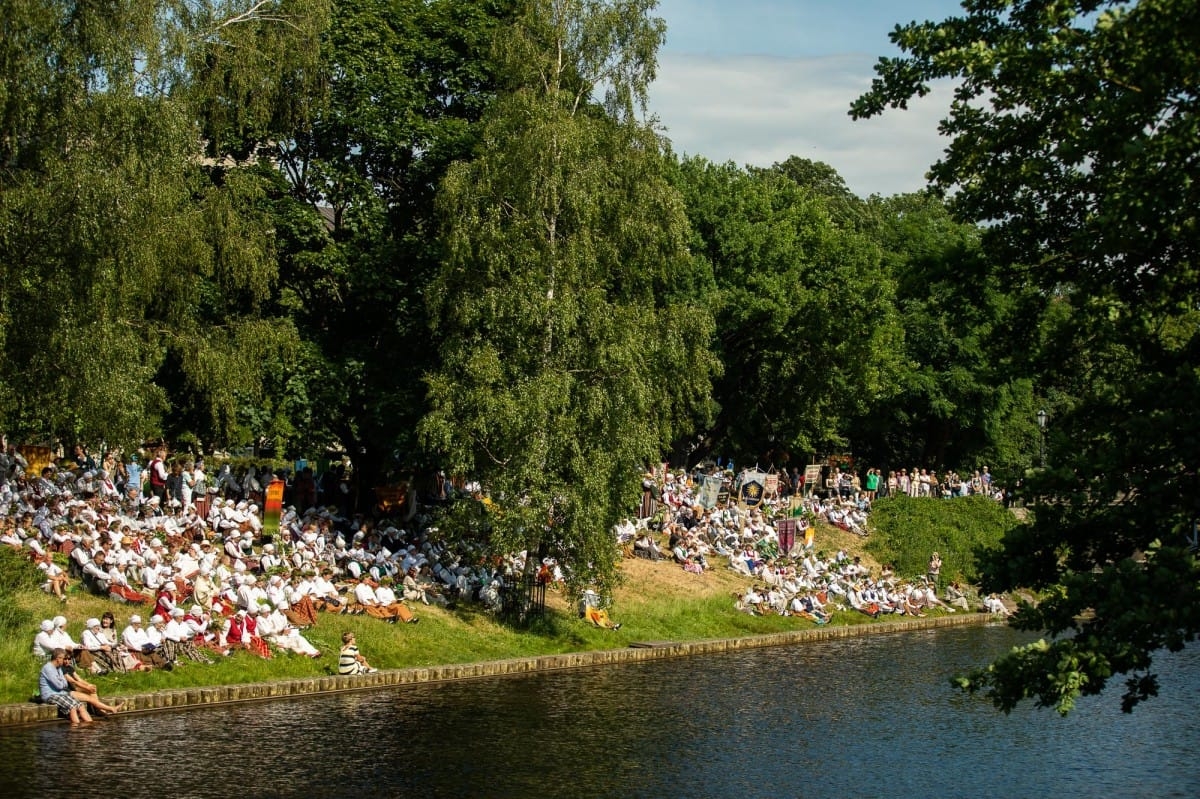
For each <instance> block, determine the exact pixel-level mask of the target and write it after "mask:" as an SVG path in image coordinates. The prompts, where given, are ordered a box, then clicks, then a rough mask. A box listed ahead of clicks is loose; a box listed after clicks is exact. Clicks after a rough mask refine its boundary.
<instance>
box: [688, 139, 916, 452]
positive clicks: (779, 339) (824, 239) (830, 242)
mask: <svg viewBox="0 0 1200 799" xmlns="http://www.w3.org/2000/svg"><path fill="white" fill-rule="evenodd" d="M787 163H788V164H790V165H792V166H793V167H795V166H796V165H797V164H799V163H800V161H799V159H791V160H789V161H788V162H787ZM806 163H809V164H811V162H806ZM819 166H821V167H824V165H819ZM830 173H831V170H829V169H828V167H825V168H824V169H821V170H817V174H818V175H820V176H822V182H821V184H820V185H818V186H816V187H812V188H810V187H808V186H805V185H801V184H798V183H797V182H796V180H797V176H798V175H799V174H800V173H797V172H796V171H795V170H794V169H772V170H754V171H751V172H747V171H744V170H741V169H739V168H738V167H736V166H734V165H732V164H724V165H714V164H711V163H708V162H707V161H704V160H703V159H688V160H686V161H684V162H683V164H682V165H681V167H680V170H679V178H678V182H679V185H680V187H681V190H682V192H683V193H684V197H685V199H686V202H687V207H688V215H689V218H690V221H691V224H692V229H693V231H694V233H693V245H692V251H693V253H695V254H696V255H697V256H698V257H701V258H703V259H704V260H705V261H706V262H707V263H709V264H711V269H712V273H713V275H714V278H715V281H716V286H717V292H716V293H715V295H714V296H713V303H714V307H715V309H716V310H715V313H716V316H717V329H718V330H719V331H720V333H719V338H718V341H717V352H718V354H719V357H720V359H721V361H722V363H723V365H724V374H723V376H722V378H721V379H720V381H719V382H718V384H717V388H716V399H717V402H718V403H719V405H720V413H719V415H718V417H717V420H716V425H715V427H714V429H713V431H712V437H713V444H714V446H716V447H719V448H721V449H723V450H725V451H732V452H734V453H737V454H739V456H741V455H746V456H751V457H763V458H767V459H770V460H773V461H775V464H776V465H782V462H781V461H782V459H783V457H784V454H783V453H789V452H790V453H799V454H800V455H802V456H803V455H805V454H807V453H810V452H817V451H822V450H829V449H831V448H836V449H840V448H842V447H844V446H846V443H847V435H846V431H847V428H848V427H849V423H848V422H849V420H851V419H853V418H857V417H859V416H861V415H863V414H865V413H866V411H867V409H868V408H870V407H871V406H872V404H873V402H874V401H875V400H876V399H877V398H879V397H882V396H886V395H888V394H889V393H890V392H892V391H893V385H894V376H893V375H894V372H895V367H896V362H895V356H896V353H897V351H898V349H899V343H900V338H899V335H900V332H901V331H900V328H899V326H898V325H897V323H896V316H895V313H894V304H893V297H892V292H893V285H892V282H891V280H890V276H889V275H888V274H887V272H886V270H885V269H884V266H883V262H882V258H881V250H880V248H879V246H878V244H877V243H876V242H875V241H874V240H873V239H872V237H871V236H869V235H867V234H866V233H863V232H860V230H858V229H857V227H856V225H857V224H859V223H860V222H861V221H862V220H863V219H865V218H866V216H867V214H866V213H865V211H864V209H862V208H861V207H860V206H861V205H862V204H861V202H860V201H858V200H857V198H853V196H852V195H849V196H847V195H845V194H842V193H840V192H838V191H836V189H837V186H838V185H839V184H838V181H835V180H832V179H830V178H829V177H828V176H829V175H830ZM805 174H807V173H805ZM832 175H833V176H834V177H836V173H832ZM829 186H832V187H833V189H834V192H833V194H834V196H833V198H832V199H831V197H830V192H829V191H828V190H827V188H828V187H829ZM848 218H852V219H853V223H849V224H848V223H847V222H848V221H849V220H848ZM776 458H779V459H780V460H775V459H776ZM763 465H766V463H765V462H763Z"/></svg>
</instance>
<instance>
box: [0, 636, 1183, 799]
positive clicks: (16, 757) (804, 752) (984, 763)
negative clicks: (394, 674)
mask: <svg viewBox="0 0 1200 799" xmlns="http://www.w3.org/2000/svg"><path fill="white" fill-rule="evenodd" d="M1018 636H1019V634H1017V633H1014V632H1013V631H1011V630H1009V629H1007V628H1006V627H1002V626H989V627H969V628H952V629H945V630H931V631H927V632H919V633H902V634H885V635H876V636H868V637H864V638H854V639H843V640H837V641H823V642H812V643H806V644H803V645H799V646H792V647H775V648H767V649H757V650H748V651H742V652H737V653H731V654H726V655H719V656H711V657H703V658H684V659H677V660H668V661H659V662H653V663H644V664H636V665H630V666H618V667H607V668H589V669H581V670H576V671H567V672H558V673H547V674H538V675H532V676H523V677H508V678H499V679H487V680H474V681H465V682H458V683H447V684H440V685H424V686H416V687H406V688H401V689H387V690H380V691H372V692H364V693H350V694H340V695H334V696H322V697H314V698H310V699H301V700H290V701H276V702H266V703H255V704H246V705H237V706H230V707H222V708H202V709H194V710H184V711H175V712H167V713H151V714H129V715H126V716H118V717H114V718H111V719H107V720H104V721H101V722H98V723H96V724H93V725H91V726H87V727H81V728H74V729H72V728H69V727H68V726H66V725H48V726H41V727H37V728H25V729H14V730H4V731H0V797H14V799H15V797H48V796H53V797H60V796H65V795H77V794H78V793H80V792H83V793H85V794H86V795H88V796H92V797H101V796H103V797H120V798H121V799H135V798H136V797H148V796H154V797H159V796H162V797H221V798H222V799H225V797H230V796H247V797H260V796H261V797H276V796H277V797H292V796H303V797H309V798H310V799H319V798H320V797H339V798H340V797H392V796H397V797H399V796H403V797H420V798H421V799H427V798H428V797H441V796H446V797H459V796H461V797H589V798H591V799H594V798H595V797H640V796H645V797H736V798H737V799H751V798H752V797H778V798H780V799H782V798H784V797H822V798H825V797H854V798H857V797H870V798H871V799H874V798H875V797H889V798H892V797H897V798H900V799H906V798H908V797H937V799H948V798H949V797H960V796H961V797H1010V796H1011V797H1042V796H1045V797H1096V796H1120V797H1139V796H1144V797H1172V796H1178V797H1195V796H1200V760H1198V759H1197V757H1196V754H1197V747H1198V746H1200V716H1198V715H1197V712H1196V711H1197V708H1198V707H1200V648H1198V647H1192V648H1190V649H1189V650H1187V651H1185V652H1183V653H1180V654H1176V655H1163V656H1162V657H1161V658H1160V659H1159V663H1158V672H1159V674H1160V679H1161V684H1162V689H1163V690H1162V695H1161V696H1160V697H1158V698H1156V699H1153V700H1151V701H1149V702H1147V703H1145V704H1144V705H1143V706H1142V707H1140V708H1139V709H1138V710H1136V711H1135V712H1134V713H1133V714H1132V715H1126V714H1122V713H1121V712H1120V708H1119V697H1118V696H1117V692H1116V691H1112V692H1109V693H1108V694H1106V695H1104V696H1101V697H1091V698H1087V699H1085V700H1083V701H1082V702H1081V703H1080V705H1079V707H1078V708H1077V709H1076V711H1075V712H1073V713H1072V714H1071V715H1070V716H1068V717H1067V718H1065V719H1063V718H1060V717H1058V715H1057V714H1055V713H1053V712H1049V711H1045V710H1042V711H1035V710H1033V709H1032V708H1028V707H1023V708H1021V709H1019V710H1018V711H1016V712H1014V713H1013V714H1012V715H1011V716H1004V715H1001V714H999V713H998V712H997V711H995V710H993V709H992V708H991V706H990V705H988V704H986V703H984V702H983V701H981V700H979V699H973V698H970V697H966V696H963V695H961V694H959V693H958V692H956V691H954V690H953V689H952V688H950V686H949V678H950V676H951V675H953V674H954V673H956V672H958V671H961V670H963V669H965V668H968V667H970V666H971V665H976V664H982V663H984V662H986V661H987V660H988V659H990V658H991V657H993V656H995V655H996V654H998V653H1000V652H1003V651H1005V650H1006V649H1007V648H1009V647H1011V646H1013V645H1014V644H1016V643H1019V642H1020V641H1022V640H1025V639H1022V638H1020V637H1018ZM1115 687H1117V688H1119V687H1120V686H1115Z"/></svg>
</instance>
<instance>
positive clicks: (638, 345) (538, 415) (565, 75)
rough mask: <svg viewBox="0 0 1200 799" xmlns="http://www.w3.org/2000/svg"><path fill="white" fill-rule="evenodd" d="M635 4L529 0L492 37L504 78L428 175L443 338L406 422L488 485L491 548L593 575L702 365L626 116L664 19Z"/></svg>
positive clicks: (671, 211)
mask: <svg viewBox="0 0 1200 799" xmlns="http://www.w3.org/2000/svg"><path fill="white" fill-rule="evenodd" d="M645 6H646V4H645V3H644V2H619V3H612V4H608V3H597V2H568V1H567V0H555V2H534V3H530V4H529V5H528V7H527V8H525V9H524V14H523V15H522V16H521V17H520V18H519V19H518V21H517V23H516V24H514V25H513V26H512V27H511V29H509V30H507V31H505V33H504V35H503V36H502V37H501V38H500V40H499V43H498V47H499V48H500V49H501V51H502V52H503V54H504V55H503V58H504V62H503V69H504V71H503V73H502V74H503V75H504V77H505V78H506V81H505V86H504V89H503V90H502V91H501V93H500V94H499V96H498V98H497V100H496V102H495V103H494V104H493V106H492V107H491V108H490V109H489V111H488V113H486V114H485V115H484V118H483V120H482V121H481V123H480V124H481V127H482V133H481V144H480V149H479V152H478V153H477V154H476V156H475V157H474V158H473V159H472V160H470V161H469V162H463V163H460V164H456V165H455V166H454V167H453V168H452V169H451V170H450V172H449V173H448V175H447V178H446V181H445V184H444V186H443V192H444V194H443V204H444V209H445V210H444V214H445V218H444V228H445V231H446V237H445V242H446V248H447V257H446V260H445V262H444V264H443V265H442V268H441V269H440V271H439V273H438V275H437V278H436V280H435V281H434V282H433V284H432V287H431V292H430V301H431V308H432V313H433V320H434V326H435V327H434V329H435V330H437V331H438V333H439V334H440V335H441V336H442V337H443V343H442V346H441V349H440V352H439V355H440V359H441V363H440V365H439V367H438V368H437V369H436V370H434V371H433V372H432V373H431V374H430V375H429V376H428V378H427V382H428V387H429V400H430V404H431V409H430V413H429V414H428V415H427V416H426V418H425V419H424V420H423V422H422V423H421V428H420V429H421V433H422V435H423V437H424V440H425V441H426V442H427V444H428V445H429V446H430V448H431V449H433V450H434V451H435V452H438V453H439V454H440V455H441V457H442V458H443V459H444V461H445V462H446V463H447V465H448V466H449V467H450V468H451V469H452V470H453V471H454V472H456V473H460V474H466V475H471V476H473V477H475V478H476V479H478V480H480V481H481V482H482V483H483V485H484V486H486V487H487V491H488V493H489V494H490V496H491V499H492V500H493V501H494V503H495V505H494V506H493V507H494V509H495V512H494V514H493V518H492V519H491V535H492V541H493V543H494V544H495V545H496V546H498V547H500V548H502V549H504V550H508V551H512V550H521V549H528V550H529V551H531V552H534V553H544V552H549V553H550V554H553V555H555V556H557V557H559V558H560V559H562V561H563V562H564V563H567V564H570V565H569V570H568V575H569V577H568V579H569V580H570V581H571V582H572V584H573V585H577V586H583V585H586V584H588V583H590V582H596V583H597V584H598V585H599V586H600V588H601V590H602V591H604V592H608V591H610V590H611V588H612V578H613V566H612V564H613V561H614V558H615V541H614V540H613V537H612V536H611V535H608V534H607V533H606V531H607V530H608V529H609V528H610V527H611V526H612V525H613V524H615V523H616V522H617V521H618V520H619V518H620V517H621V515H623V514H624V513H625V512H626V510H627V508H628V507H629V506H630V505H631V504H632V502H633V500H634V498H635V497H636V496H637V492H638V490H639V482H638V481H639V475H640V473H641V471H642V469H643V468H644V465H645V464H647V463H651V462H654V461H655V460H656V459H657V458H658V457H659V456H660V454H661V453H662V452H663V451H664V449H665V448H666V447H667V446H668V445H669V443H670V442H671V440H672V439H673V438H674V437H675V436H677V435H680V434H684V433H688V432H690V429H689V427H690V424H691V423H692V420H693V419H695V418H697V417H696V414H697V413H702V412H703V409H704V405H705V403H706V402H707V396H708V385H709V376H710V374H711V373H712V372H713V370H714V369H715V361H714V359H713V358H712V356H711V354H710V353H709V351H708V348H707V343H708V338H709V335H710V332H711V327H712V325H711V321H710V319H709V317H708V315H707V313H706V312H705V309H704V308H703V307H702V306H700V305H699V304H698V303H696V302H692V301H689V300H688V298H687V296H686V295H685V294H684V292H683V291H682V289H683V288H684V287H685V285H681V283H683V281H682V280H681V277H680V276H681V275H683V276H686V275H687V274H688V272H689V271H690V261H689V258H688V255H687V251H686V248H685V245H686V231H687V226H686V219H685V217H684V214H683V206H682V202H681V200H680V198H679V196H678V195H677V194H676V193H675V192H674V191H673V190H672V188H671V187H670V185H669V184H668V183H667V181H666V179H665V177H664V176H663V173H664V171H665V167H666V164H667V162H666V159H665V157H664V155H663V153H662V152H661V148H662V145H661V142H660V141H659V140H658V138H657V136H656V134H655V133H654V131H653V130H652V129H650V128H649V127H648V126H646V125H644V124H643V123H640V122H638V121H637V119H636V117H635V106H636V105H637V104H639V103H642V102H644V98H645V90H646V86H647V85H648V83H649V81H650V79H651V78H652V77H653V74H654V65H655V52H656V50H657V47H658V43H659V41H660V40H661V37H662V35H663V28H662V24H661V21H658V20H653V19H649V18H647V17H646V15H645ZM600 87H605V88H606V89H607V91H608V93H609V94H608V99H607V102H606V107H605V109H604V112H602V111H601V109H599V108H597V107H595V106H594V105H593V104H592V101H591V100H590V98H591V97H592V95H593V93H594V92H595V91H596V90H597V89H598V88H600ZM667 375H670V376H671V379H669V380H667V379H664V377H665V376H667ZM530 562H531V563H533V562H536V561H535V560H534V559H531V561H530Z"/></svg>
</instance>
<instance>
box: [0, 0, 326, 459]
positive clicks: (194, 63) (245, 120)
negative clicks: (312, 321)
mask: <svg viewBox="0 0 1200 799" xmlns="http://www.w3.org/2000/svg"><path fill="white" fill-rule="evenodd" d="M198 9H199V7H193V6H190V5H179V6H174V5H163V4H160V3H155V2H151V0H131V1H130V2H127V3H119V4H116V5H112V6H105V7H103V8H101V7H93V6H87V5H82V6H81V5H78V4H74V3H63V2H48V3H32V2H19V1H17V0H11V1H10V2H5V3H4V4H3V8H2V9H0V18H2V19H3V22H2V24H3V26H4V28H3V32H4V35H3V41H2V43H0V71H2V72H3V81H2V83H3V88H0V346H2V347H3V358H2V359H0V418H2V419H3V423H4V426H5V428H6V429H7V430H8V431H9V432H10V433H13V434H14V435H15V436H17V437H26V436H28V437H37V438H64V439H68V440H69V439H71V438H74V437H79V438H84V439H87V440H91V441H96V440H102V439H103V440H107V441H108V442H109V443H124V444H134V443H140V442H141V441H142V440H143V439H144V438H145V437H147V436H150V435H159V434H161V433H162V432H164V424H166V423H167V421H168V416H169V415H170V414H174V418H175V422H176V425H177V426H175V427H173V429H169V430H167V432H168V433H169V434H171V435H178V434H181V433H184V432H187V431H189V430H190V432H191V433H192V434H193V435H202V436H203V437H204V438H206V439H208V440H209V441H213V440H216V441H222V442H223V441H227V440H229V439H230V438H231V437H235V436H237V435H238V429H239V423H238V419H237V416H238V409H239V407H241V406H242V405H243V404H244V403H246V402H255V401H258V400H259V399H260V398H261V383H260V381H259V379H258V375H259V369H258V365H259V364H260V363H261V361H262V360H263V359H264V358H265V357H267V356H268V355H270V354H275V355H276V356H283V355H286V353H287V351H288V350H289V348H290V345H291V342H292V341H293V340H294V331H293V330H292V328H291V326H290V324H289V323H288V322H287V321H286V320H284V319H277V318H272V317H271V316H270V315H269V314H268V313H267V307H266V305H267V301H268V298H269V296H270V294H271V291H272V286H273V284H274V280H275V274H276V273H275V260H274V252H273V245H272V240H271V225H270V220H269V217H268V216H267V215H266V214H265V213H264V212H263V209H262V206H261V201H262V189H261V181H260V180H259V179H258V178H257V177H256V175H255V170H256V169H258V168H259V167H256V166H253V165H250V166H248V167H242V166H239V165H238V164H237V163H236V162H234V161H231V160H230V159H229V157H228V156H229V151H228V150H226V149H224V148H223V146H222V145H221V141H220V140H219V139H218V138H217V137H215V132H216V131H217V130H218V129H220V130H231V129H236V130H250V129H253V130H254V131H255V132H256V134H257V135H259V136H262V137H265V136H268V135H269V133H270V131H273V130H277V126H276V125H274V124H273V123H272V122H271V120H272V119H273V118H274V115H275V114H276V112H277V110H278V109H279V107H280V103H281V92H280V91H278V86H279V84H280V83H282V82H284V81H285V80H286V79H288V78H290V77H293V76H294V75H295V74H296V73H297V71H300V72H302V71H303V66H304V65H305V64H306V63H308V62H306V60H305V58H306V55H307V54H311V52H312V51H313V46H312V44H313V41H314V40H315V33H316V31H317V30H319V29H320V27H321V25H322V24H323V23H322V20H323V19H324V13H325V9H324V7H323V6H322V5H321V4H320V3H282V4H279V5H276V4H270V5H263V4H256V5H252V4H249V3H238V2H232V3H215V4H209V5H206V6H204V9H205V13H204V14H200V13H198ZM260 51H263V52H265V53H266V59H265V60H263V59H257V60H256V59H254V58H253V57H252V56H253V55H254V54H255V53H259V52H260ZM247 59H248V61H247ZM226 60H229V61H231V62H236V63H230V64H228V65H226V67H225V68H223V74H224V75H225V77H226V79H225V80H223V81H219V82H216V83H207V82H206V81H205V80H204V77H205V73H204V70H205V69H212V68H214V67H215V66H216V65H220V64H223V63H224V62H225V61H226ZM268 63H269V66H270V68H267V65H268ZM247 70H252V74H248V73H247ZM239 81H240V82H241V85H243V86H246V85H249V83H250V82H251V81H252V82H253V85H254V86H255V87H256V88H255V90H253V91H250V90H244V91H236V90H235V89H236V87H235V86H234V85H233V84H234V83H237V82H239ZM258 104H261V107H259V105H258ZM218 107H219V108H221V109H223V113H224V117H223V121H222V122H221V124H220V125H214V124H209V123H208V121H209V120H211V119H213V114H212V113H211V109H213V108H218ZM235 123H236V124H235ZM198 131H203V132H205V134H206V135H207V136H209V138H208V139H207V141H206V144H207V146H208V155H209V156H210V158H209V159H208V160H206V159H205V158H204V156H205V151H204V148H203V146H202V144H201V142H199V141H198V139H197V132H198ZM184 406H188V408H190V413H189V412H188V411H187V410H185V408H184ZM185 417H186V420H185Z"/></svg>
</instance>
